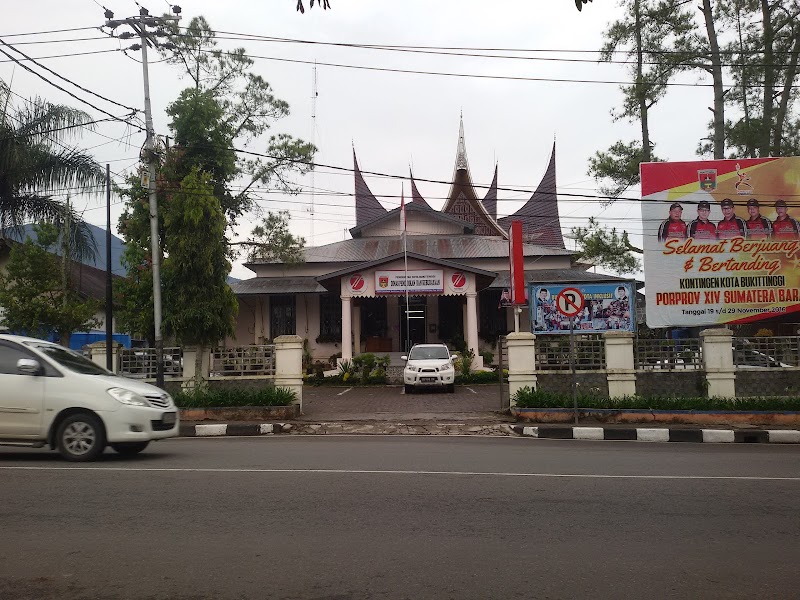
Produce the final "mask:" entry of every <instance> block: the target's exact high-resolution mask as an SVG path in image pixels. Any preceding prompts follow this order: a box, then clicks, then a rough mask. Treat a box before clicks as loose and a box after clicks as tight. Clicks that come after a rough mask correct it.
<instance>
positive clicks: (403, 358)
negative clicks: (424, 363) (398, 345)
mask: <svg viewBox="0 0 800 600" xmlns="http://www.w3.org/2000/svg"><path fill="white" fill-rule="evenodd" d="M400 360H408V357H407V356H406V355H405V354H404V355H403V356H401V357H400Z"/></svg>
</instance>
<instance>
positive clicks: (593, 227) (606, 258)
mask: <svg viewBox="0 0 800 600" xmlns="http://www.w3.org/2000/svg"><path fill="white" fill-rule="evenodd" d="M569 237H570V238H571V239H573V240H575V242H576V244H577V245H578V254H577V255H576V258H577V259H578V260H586V261H588V262H590V263H593V264H595V265H596V266H598V267H601V268H604V269H608V270H610V271H613V272H615V273H617V274H619V275H623V274H627V273H635V272H636V271H638V270H639V269H641V268H642V263H641V261H640V260H639V259H638V258H637V257H636V256H634V254H642V250H641V249H640V248H637V247H635V246H633V245H632V244H631V243H630V240H629V239H628V232H627V231H623V232H622V234H619V233H617V230H616V228H612V229H611V230H609V229H608V228H606V227H601V226H600V224H599V223H598V222H597V221H596V220H595V218H594V217H589V224H588V226H587V227H573V228H572V231H571V233H570V236H569Z"/></svg>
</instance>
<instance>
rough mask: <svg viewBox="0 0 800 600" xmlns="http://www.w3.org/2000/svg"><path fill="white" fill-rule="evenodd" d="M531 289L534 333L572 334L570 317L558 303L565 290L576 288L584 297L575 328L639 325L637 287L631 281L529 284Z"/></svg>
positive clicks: (595, 330) (629, 328)
mask: <svg viewBox="0 0 800 600" xmlns="http://www.w3.org/2000/svg"><path fill="white" fill-rule="evenodd" d="M529 289H530V292H529V293H528V298H530V311H531V331H532V332H533V333H569V318H568V317H567V316H565V315H564V314H562V312H561V311H559V310H558V307H557V305H556V302H557V298H558V296H559V295H560V294H561V293H562V292H563V291H564V290H574V291H576V292H577V293H578V294H580V296H581V298H582V300H583V302H582V308H581V309H580V311H579V312H578V313H577V314H576V316H575V331H577V332H579V333H599V332H603V331H614V330H616V331H634V328H635V327H636V319H635V316H634V313H635V311H634V305H635V304H636V302H635V296H634V288H633V284H632V283H630V282H628V281H623V282H616V283H559V284H530V288H529Z"/></svg>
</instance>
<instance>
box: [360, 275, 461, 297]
mask: <svg viewBox="0 0 800 600" xmlns="http://www.w3.org/2000/svg"><path fill="white" fill-rule="evenodd" d="M457 275H458V274H457ZM461 277H462V278H463V281H464V282H466V278H465V277H464V275H463V274H461ZM443 279H444V273H443V271H441V270H435V269H428V270H424V271H421V270H415V271H411V270H409V271H408V282H407V283H406V272H405V271H375V293H376V294H404V293H405V292H406V286H408V293H409V294H415V293H428V292H443V291H444V284H443ZM460 282H461V280H458V281H456V282H454V283H453V285H456V284H457V283H460ZM461 285H463V283H461Z"/></svg>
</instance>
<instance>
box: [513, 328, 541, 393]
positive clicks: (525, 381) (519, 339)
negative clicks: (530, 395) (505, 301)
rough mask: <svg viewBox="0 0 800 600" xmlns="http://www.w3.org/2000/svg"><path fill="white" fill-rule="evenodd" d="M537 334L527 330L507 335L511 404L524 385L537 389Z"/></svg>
mask: <svg viewBox="0 0 800 600" xmlns="http://www.w3.org/2000/svg"><path fill="white" fill-rule="evenodd" d="M535 340H536V336H535V335H533V334H532V333H528V332H527V331H520V332H518V333H509V334H508V335H507V336H506V345H507V347H508V393H509V396H511V403H510V405H511V406H514V404H515V402H514V395H515V394H516V393H517V392H518V391H519V390H520V389H521V388H524V387H529V388H531V389H532V390H535V389H536V386H537V381H536V346H535Z"/></svg>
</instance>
